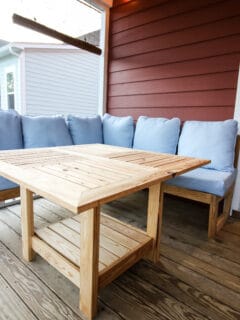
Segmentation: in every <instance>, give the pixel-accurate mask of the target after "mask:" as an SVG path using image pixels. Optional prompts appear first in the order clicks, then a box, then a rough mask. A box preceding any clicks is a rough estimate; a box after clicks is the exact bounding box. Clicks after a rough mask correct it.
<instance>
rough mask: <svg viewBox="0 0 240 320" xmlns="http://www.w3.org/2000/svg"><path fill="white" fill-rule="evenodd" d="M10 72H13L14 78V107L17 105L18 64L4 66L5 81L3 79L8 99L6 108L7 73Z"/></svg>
mask: <svg viewBox="0 0 240 320" xmlns="http://www.w3.org/2000/svg"><path fill="white" fill-rule="evenodd" d="M8 73H13V79H14V109H15V107H16V66H15V65H11V66H8V67H5V68H4V81H3V85H4V90H3V92H4V95H5V99H6V106H3V107H4V110H8V92H7V74H8Z"/></svg>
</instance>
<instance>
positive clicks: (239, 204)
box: [232, 68, 240, 211]
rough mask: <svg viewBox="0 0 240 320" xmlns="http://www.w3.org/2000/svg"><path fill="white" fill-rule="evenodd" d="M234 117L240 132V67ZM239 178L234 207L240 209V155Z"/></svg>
mask: <svg viewBox="0 0 240 320" xmlns="http://www.w3.org/2000/svg"><path fill="white" fill-rule="evenodd" d="M234 119H236V120H237V121H238V134H240V68H239V72H238V83H237V92H236V103H235V111H234ZM237 168H238V169H237V170H238V172H237V179H236V183H235V189H234V194H233V202H232V209H233V210H236V211H240V157H239V159H238V166H237Z"/></svg>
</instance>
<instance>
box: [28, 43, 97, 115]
mask: <svg viewBox="0 0 240 320" xmlns="http://www.w3.org/2000/svg"><path fill="white" fill-rule="evenodd" d="M99 60H100V59H99V56H97V55H94V54H91V53H88V52H87V51H82V50H64V51H63V50H61V51H60V50H58V51H55V52H54V50H53V49H52V50H51V51H49V50H48V51H44V52H41V51H31V50H25V97H26V98H25V99H26V113H27V114H30V115H50V114H64V115H66V114H69V113H71V114H79V115H91V114H96V113H97V112H98V79H99V78H98V77H99Z"/></svg>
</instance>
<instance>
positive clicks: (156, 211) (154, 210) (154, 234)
mask: <svg viewBox="0 0 240 320" xmlns="http://www.w3.org/2000/svg"><path fill="white" fill-rule="evenodd" d="M160 194H161V183H157V184H155V185H153V186H151V187H150V188H149V195H148V211H147V234H148V235H149V236H150V237H151V238H153V239H154V244H153V250H152V252H150V253H149V254H148V256H147V258H148V259H150V260H152V261H153V262H157V260H158V258H159V242H160V236H161V225H162V210H161V209H162V203H160V201H159V200H160Z"/></svg>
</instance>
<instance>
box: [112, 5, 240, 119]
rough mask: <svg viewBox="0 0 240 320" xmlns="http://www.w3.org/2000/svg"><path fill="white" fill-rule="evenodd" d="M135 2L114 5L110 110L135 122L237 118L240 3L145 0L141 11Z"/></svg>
mask: <svg viewBox="0 0 240 320" xmlns="http://www.w3.org/2000/svg"><path fill="white" fill-rule="evenodd" d="M130 3H131V2H129V3H128V4H126V5H124V4H123V3H122V4H121V5H120V6H116V7H115V8H114V9H113V10H111V16H112V18H111V31H110V42H109V43H110V48H109V77H108V81H109V86H108V108H107V110H108V112H110V113H112V114H114V115H119V116H122V115H129V114H130V115H132V116H134V118H135V119H137V117H138V116H139V115H143V114H145V115H148V116H154V117H157V116H160V117H161V116H163V117H174V116H178V117H180V118H181V119H182V120H187V119H198V120H224V119H227V118H231V117H232V116H233V111H234V104H235V96H236V84H237V74H238V68H239V61H240V4H239V1H238V0H228V1H227V0H219V1H217V0H215V1H214V0H200V1H192V0H171V1H168V2H166V3H161V4H159V5H157V6H156V2H155V1H153V0H148V1H146V0H143V1H141V2H140V3H141V4H140V7H141V6H143V5H144V4H146V3H148V5H149V7H148V8H146V9H145V10H139V8H135V11H134V6H131V5H130ZM118 4H119V3H118ZM135 4H136V3H135ZM151 6H152V7H151ZM130 7H131V9H128V8H130ZM120 8H121V9H120ZM118 14H119V16H118Z"/></svg>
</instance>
